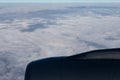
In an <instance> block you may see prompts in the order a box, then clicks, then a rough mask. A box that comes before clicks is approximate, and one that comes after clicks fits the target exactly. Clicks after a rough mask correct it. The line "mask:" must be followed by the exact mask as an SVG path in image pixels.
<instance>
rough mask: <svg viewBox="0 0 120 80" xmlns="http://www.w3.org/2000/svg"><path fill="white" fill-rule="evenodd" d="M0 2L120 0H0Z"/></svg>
mask: <svg viewBox="0 0 120 80" xmlns="http://www.w3.org/2000/svg"><path fill="white" fill-rule="evenodd" d="M0 2H120V0H0Z"/></svg>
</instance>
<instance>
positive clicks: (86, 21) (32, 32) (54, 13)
mask: <svg viewBox="0 0 120 80" xmlns="http://www.w3.org/2000/svg"><path fill="white" fill-rule="evenodd" d="M118 47H120V6H119V4H117V3H116V4H110V3H108V4H70V3H69V4H47V3H46V4H0V80H23V79H24V72H25V68H26V65H27V64H28V63H29V62H31V61H33V60H37V59H41V58H46V57H53V56H68V55H73V54H78V53H81V52H85V51H89V50H95V49H106V48H118Z"/></svg>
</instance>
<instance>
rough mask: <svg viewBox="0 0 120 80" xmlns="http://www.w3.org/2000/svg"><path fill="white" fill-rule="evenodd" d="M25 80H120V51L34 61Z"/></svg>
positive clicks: (29, 66)
mask: <svg viewBox="0 0 120 80" xmlns="http://www.w3.org/2000/svg"><path fill="white" fill-rule="evenodd" d="M25 80H120V49H105V50H95V51H89V52H86V53H81V54H78V55H73V56H67V57H55V58H47V59H42V60H37V61H33V62H31V63H30V64H28V66H27V69H26V74H25Z"/></svg>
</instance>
